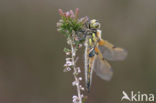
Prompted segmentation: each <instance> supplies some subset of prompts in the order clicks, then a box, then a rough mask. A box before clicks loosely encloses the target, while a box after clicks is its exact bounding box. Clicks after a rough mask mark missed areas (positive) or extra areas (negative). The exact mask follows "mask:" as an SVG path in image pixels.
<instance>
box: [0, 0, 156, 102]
mask: <svg viewBox="0 0 156 103" xmlns="http://www.w3.org/2000/svg"><path fill="white" fill-rule="evenodd" d="M155 5H156V1H155V0H116V1H115V0H90V1H88V0H66V1H63V0H1V1H0V103H62V102H63V103H71V96H72V95H73V93H74V91H73V89H74V88H72V84H71V82H72V81H73V78H72V77H71V76H72V75H71V73H70V72H69V73H63V72H62V71H63V67H62V65H63V64H64V62H65V61H64V58H65V57H64V53H63V48H64V46H65V45H66V44H65V43H66V40H65V39H64V38H63V36H62V35H61V34H60V33H58V32H57V31H56V22H57V21H58V20H59V15H58V14H57V10H58V8H63V9H65V10H70V9H75V8H77V7H78V8H80V10H81V13H80V16H84V15H86V14H87V15H88V16H89V17H94V18H95V19H98V20H100V21H102V22H101V24H102V31H103V38H104V39H106V40H108V41H110V42H112V43H113V44H115V45H116V46H121V47H124V48H125V49H127V51H128V57H127V58H126V60H125V61H123V62H113V63H111V65H112V67H113V68H114V73H115V74H114V76H113V79H112V81H110V82H106V81H103V80H101V79H100V78H98V77H96V76H95V75H94V77H93V84H92V90H91V92H90V93H89V94H88V95H89V98H88V99H87V101H86V103H120V100H121V96H122V90H125V91H126V92H130V91H131V90H133V91H136V92H137V91H140V92H143V93H154V94H156V90H155V87H156V82H155V78H156V63H155V61H156V46H155V43H156V42H155V38H156V29H155V28H156V6H155ZM80 55H82V56H81V57H82V58H80V59H81V62H79V65H81V68H83V54H82V53H80ZM82 76H83V74H82ZM70 84H71V85H70Z"/></svg>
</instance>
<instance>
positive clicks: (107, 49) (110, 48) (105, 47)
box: [98, 40, 127, 61]
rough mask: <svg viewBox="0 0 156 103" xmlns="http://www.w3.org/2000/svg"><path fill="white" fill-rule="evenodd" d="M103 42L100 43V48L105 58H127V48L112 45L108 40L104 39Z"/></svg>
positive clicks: (113, 59) (112, 59)
mask: <svg viewBox="0 0 156 103" xmlns="http://www.w3.org/2000/svg"><path fill="white" fill-rule="evenodd" d="M102 42H104V43H101V45H99V46H98V48H99V49H100V51H101V53H102V55H103V57H104V58H106V59H107V60H110V61H118V60H124V59H125V58H126V56H127V51H126V50H124V49H122V48H118V47H115V46H114V45H112V44H111V43H109V42H107V41H104V40H103V41H102Z"/></svg>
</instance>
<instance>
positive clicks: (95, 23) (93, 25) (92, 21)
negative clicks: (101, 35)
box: [90, 19, 100, 29]
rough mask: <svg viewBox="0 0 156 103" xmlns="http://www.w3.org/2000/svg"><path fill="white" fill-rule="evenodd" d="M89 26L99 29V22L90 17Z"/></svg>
mask: <svg viewBox="0 0 156 103" xmlns="http://www.w3.org/2000/svg"><path fill="white" fill-rule="evenodd" d="M90 28H93V29H99V28H100V23H99V22H98V21H97V20H95V19H92V20H90Z"/></svg>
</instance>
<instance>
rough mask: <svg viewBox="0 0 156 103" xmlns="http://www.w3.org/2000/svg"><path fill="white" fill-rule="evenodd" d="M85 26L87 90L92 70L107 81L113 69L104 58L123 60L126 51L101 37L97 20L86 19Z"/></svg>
mask: <svg viewBox="0 0 156 103" xmlns="http://www.w3.org/2000/svg"><path fill="white" fill-rule="evenodd" d="M87 28H88V30H87V31H86V33H85V53H84V63H85V82H86V88H87V90H88V91H89V90H90V86H91V82H92V73H93V71H95V73H96V75H97V76H99V77H100V78H102V79H104V80H107V81H109V80H110V79H111V78H112V75H113V70H112V68H111V65H110V64H109V63H108V61H106V60H109V61H118V60H123V59H125V57H126V56H127V52H126V51H125V50H124V49H122V48H118V47H115V46H114V45H113V44H111V43H109V42H108V41H105V40H103V39H102V38H101V30H100V23H99V22H98V21H97V20H95V19H93V20H88V24H87Z"/></svg>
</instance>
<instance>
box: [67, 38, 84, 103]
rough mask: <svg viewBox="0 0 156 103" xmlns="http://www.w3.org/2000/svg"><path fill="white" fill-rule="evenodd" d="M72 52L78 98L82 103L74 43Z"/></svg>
mask: <svg viewBox="0 0 156 103" xmlns="http://www.w3.org/2000/svg"><path fill="white" fill-rule="evenodd" d="M70 44H71V50H72V63H73V69H74V73H73V75H74V78H75V81H76V82H77V84H76V88H77V94H78V98H79V103H82V97H81V91H80V85H79V84H80V83H79V79H78V77H77V70H76V64H75V56H76V50H75V48H74V47H73V43H72V41H71V43H70Z"/></svg>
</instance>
